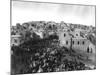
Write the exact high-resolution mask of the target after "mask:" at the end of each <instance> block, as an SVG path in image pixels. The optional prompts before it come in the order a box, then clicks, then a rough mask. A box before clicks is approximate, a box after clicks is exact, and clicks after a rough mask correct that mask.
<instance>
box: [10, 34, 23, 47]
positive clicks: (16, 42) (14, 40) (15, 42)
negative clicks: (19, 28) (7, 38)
mask: <svg viewBox="0 0 100 75" xmlns="http://www.w3.org/2000/svg"><path fill="white" fill-rule="evenodd" d="M21 39H22V38H21V35H12V36H11V46H18V45H20V44H21V43H23V41H22V40H21Z"/></svg>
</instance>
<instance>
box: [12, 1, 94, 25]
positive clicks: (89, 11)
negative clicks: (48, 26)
mask: <svg viewBox="0 0 100 75" xmlns="http://www.w3.org/2000/svg"><path fill="white" fill-rule="evenodd" d="M28 21H55V22H60V21H64V22H66V23H75V24H85V25H93V26H95V7H94V6H82V5H68V4H51V3H39V2H22V1H12V25H16V23H23V22H28Z"/></svg>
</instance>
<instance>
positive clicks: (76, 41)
mask: <svg viewBox="0 0 100 75" xmlns="http://www.w3.org/2000/svg"><path fill="white" fill-rule="evenodd" d="M80 32H81V30H80V29H78V30H75V31H74V32H59V33H58V36H59V41H60V46H64V47H66V48H68V49H69V50H70V48H71V49H73V50H79V51H84V52H87V53H95V46H93V44H91V42H90V41H89V40H88V39H87V38H85V37H81V35H80Z"/></svg>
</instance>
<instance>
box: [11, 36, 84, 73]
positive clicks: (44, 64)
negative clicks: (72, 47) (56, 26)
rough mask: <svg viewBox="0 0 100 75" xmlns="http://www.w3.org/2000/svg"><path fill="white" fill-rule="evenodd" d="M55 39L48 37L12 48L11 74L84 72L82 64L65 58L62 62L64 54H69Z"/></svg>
mask: <svg viewBox="0 0 100 75" xmlns="http://www.w3.org/2000/svg"><path fill="white" fill-rule="evenodd" d="M57 39H58V38H57V36H54V37H53V36H50V38H49V37H48V38H46V39H35V40H34V39H31V40H29V41H27V42H25V43H23V44H21V45H19V46H12V48H11V50H12V51H13V54H12V56H11V58H12V61H11V67H12V72H14V73H17V74H25V73H40V72H42V73H43V72H61V71H74V70H85V69H86V67H85V64H84V63H82V62H77V61H74V60H71V61H69V60H68V59H67V57H66V59H64V60H63V58H65V54H68V53H70V52H69V50H68V49H67V48H65V47H60V46H59V41H57Z"/></svg>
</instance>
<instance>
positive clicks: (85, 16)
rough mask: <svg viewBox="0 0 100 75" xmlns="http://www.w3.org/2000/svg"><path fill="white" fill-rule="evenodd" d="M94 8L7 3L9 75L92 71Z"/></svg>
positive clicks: (46, 3)
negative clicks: (8, 4)
mask: <svg viewBox="0 0 100 75" xmlns="http://www.w3.org/2000/svg"><path fill="white" fill-rule="evenodd" d="M95 18H96V6H95V5H85V4H84V5H83V4H68V3H55V2H54V3H53V2H39V1H23V0H21V1H20V0H11V26H10V39H11V41H10V47H11V50H10V51H11V75H16V74H36V73H51V72H69V71H70V72H72V71H83V70H95V69H96V23H95V21H96V19H95Z"/></svg>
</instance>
